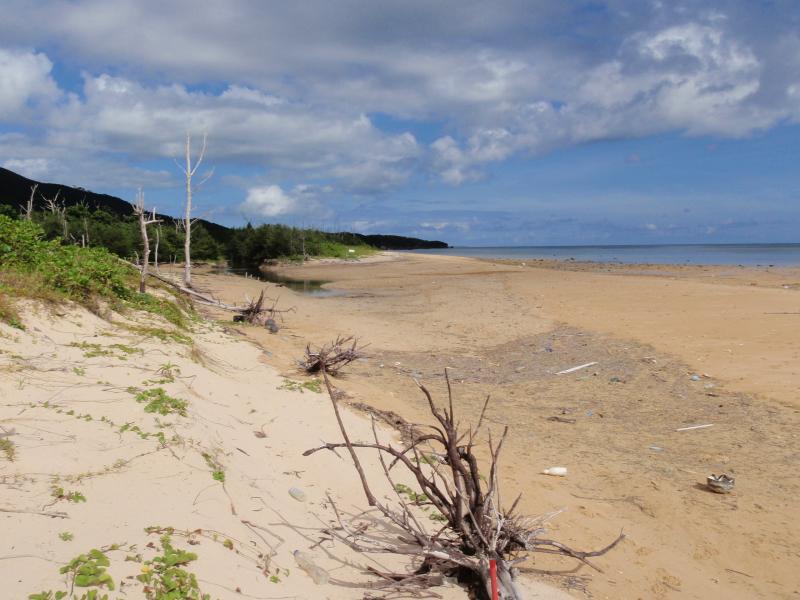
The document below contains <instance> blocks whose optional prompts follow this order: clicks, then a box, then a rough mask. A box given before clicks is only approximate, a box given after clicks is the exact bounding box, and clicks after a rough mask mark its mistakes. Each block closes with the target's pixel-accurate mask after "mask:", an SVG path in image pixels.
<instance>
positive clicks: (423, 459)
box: [301, 338, 625, 600]
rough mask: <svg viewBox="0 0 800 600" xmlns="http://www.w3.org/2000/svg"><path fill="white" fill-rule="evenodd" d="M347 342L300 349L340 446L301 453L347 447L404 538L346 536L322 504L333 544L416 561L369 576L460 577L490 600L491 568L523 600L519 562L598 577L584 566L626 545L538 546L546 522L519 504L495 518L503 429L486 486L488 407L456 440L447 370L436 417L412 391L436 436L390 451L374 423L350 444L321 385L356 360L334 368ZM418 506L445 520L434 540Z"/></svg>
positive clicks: (359, 530)
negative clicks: (400, 480)
mask: <svg viewBox="0 0 800 600" xmlns="http://www.w3.org/2000/svg"><path fill="white" fill-rule="evenodd" d="M351 341H352V338H345V339H344V340H342V339H337V340H336V342H334V343H333V344H329V345H327V346H324V347H323V348H322V349H321V350H320V351H318V352H311V351H310V349H307V350H306V357H305V360H304V361H301V364H302V365H303V366H304V367H305V368H306V370H308V371H311V370H312V369H313V370H314V371H316V372H319V373H321V374H322V377H323V381H324V382H325V386H326V389H327V391H328V395H329V396H330V399H331V403H332V405H333V409H334V413H335V415H336V420H337V423H338V425H339V429H340V431H341V433H342V437H343V438H344V441H343V442H329V443H326V444H323V445H322V446H319V447H316V448H311V449H309V450H306V451H305V452H304V453H303V455H304V456H310V455H313V454H314V453H316V452H318V451H320V450H329V451H333V452H335V451H336V450H337V449H339V448H347V450H348V452H349V453H350V457H351V459H352V462H353V466H354V467H355V469H356V471H357V472H358V475H359V478H360V480H361V484H362V488H363V490H364V494H365V496H366V498H367V502H368V503H369V504H370V506H374V507H375V508H376V509H377V510H378V511H379V512H380V513H381V514H382V515H383V516H384V517H385V518H386V519H387V520H388V521H389V522H391V523H393V524H394V525H395V526H397V527H399V528H400V529H401V530H402V531H404V532H405V533H406V534H408V536H409V537H408V538H405V537H404V538H403V539H401V540H400V542H401V543H397V541H391V540H389V541H386V540H381V539H378V540H376V539H370V537H369V536H368V535H367V532H366V531H365V529H366V526H365V525H362V526H360V527H350V526H348V525H347V524H346V523H345V522H344V520H343V519H342V516H341V514H340V511H339V510H338V508H337V507H336V504H335V503H334V502H333V500H332V499H330V497H329V501H330V504H331V506H332V507H333V510H334V512H335V513H336V520H337V521H338V523H339V527H338V528H331V529H330V530H328V533H329V534H330V535H331V536H333V537H334V538H335V539H337V540H339V541H341V542H342V543H344V544H346V545H348V546H349V547H351V548H353V549H354V550H356V551H359V552H382V553H394V554H403V555H410V556H416V557H418V558H419V559H421V560H422V562H421V564H420V565H419V566H418V568H417V569H416V570H415V571H414V572H413V573H409V574H394V573H379V572H375V574H376V575H378V576H379V577H381V578H383V579H386V580H391V581H393V582H394V583H395V584H398V585H400V584H406V585H411V586H417V587H419V586H420V585H422V583H423V582H426V583H429V582H430V581H432V579H431V577H432V576H434V575H437V574H438V575H454V574H457V573H458V572H459V571H460V572H461V573H462V574H464V573H469V574H471V575H472V577H473V581H475V582H476V588H475V591H476V592H477V593H478V595H482V596H484V597H488V596H489V593H490V582H489V561H490V560H495V561H496V562H497V577H498V585H499V594H500V595H499V597H500V599H501V600H522V598H523V595H522V592H521V590H520V589H519V586H518V585H517V584H516V583H515V581H514V577H515V575H514V571H512V567H513V565H514V564H516V563H517V562H521V561H523V560H525V559H526V558H527V557H528V554H530V553H534V552H540V553H545V554H557V555H560V556H563V557H567V558H571V559H574V560H578V561H580V562H581V563H583V564H586V565H588V566H590V567H592V568H594V569H598V567H596V566H595V565H593V564H592V563H590V562H589V560H588V559H589V558H592V557H597V556H602V555H603V554H605V553H607V552H609V551H610V550H611V549H612V548H614V547H615V546H616V545H617V544H619V543H620V542H621V541H622V540H623V539H624V537H625V536H624V535H623V534H620V535H619V536H618V537H617V538H616V539H615V540H614V541H612V542H611V543H610V544H608V545H607V546H605V547H603V548H601V549H599V550H594V551H588V552H587V551H579V550H575V549H573V548H570V547H569V546H567V545H565V544H562V543H561V542H557V541H555V540H550V539H544V538H542V537H540V536H541V535H542V534H543V533H544V532H545V529H544V528H543V524H544V523H545V521H546V520H547V518H548V517H549V516H544V517H539V518H527V517H521V516H517V515H516V513H515V510H516V508H517V505H518V503H519V500H520V497H521V495H520V496H517V497H516V499H515V500H514V502H513V503H512V504H511V507H510V508H509V509H507V510H505V509H503V508H502V497H501V493H500V477H499V468H498V465H499V461H500V455H501V452H502V449H503V445H504V442H505V441H506V439H507V437H508V434H509V429H508V427H506V428H504V430H503V432H502V434H501V436H500V438H499V439H498V440H497V442H494V441H493V440H492V436H491V431H489V432H487V437H488V440H487V441H488V449H489V465H488V474H489V476H488V479H484V477H483V476H482V475H481V468H480V463H479V461H478V458H477V457H476V456H475V454H474V452H473V449H474V446H475V443H476V441H477V438H478V436H479V433H480V430H481V426H482V425H483V422H484V416H485V413H486V411H487V408H488V405H489V399H488V398H487V399H486V402H485V403H484V406H483V409H482V411H481V414H480V417H479V419H478V424H477V425H476V427H474V428H472V427H470V428H469V429H468V430H467V432H461V431H459V427H458V424H457V421H456V418H455V407H454V401H453V391H452V387H451V384H450V378H449V374H448V372H447V370H445V377H446V383H447V394H448V398H447V407H446V408H439V407H438V406H437V405H436V403H435V402H434V400H433V396H432V394H431V393H430V392H429V391H428V389H427V388H426V387H425V386H424V385H422V384H421V383H419V382H417V385H418V386H419V389H420V391H421V392H422V394H423V395H424V396H425V398H426V400H427V402H428V407H429V410H430V413H431V415H432V416H433V417H434V420H435V421H436V422H437V423H438V424H437V425H436V426H434V427H433V429H434V432H435V433H430V434H428V433H420V431H419V430H417V429H411V431H410V432H409V433H408V435H409V436H410V439H408V440H406V441H405V442H404V444H403V445H402V446H401V447H399V448H396V447H394V445H392V443H390V442H382V441H381V440H380V439H379V436H378V433H377V429H376V427H375V421H374V419H373V425H372V427H373V437H374V441H371V442H354V441H351V439H350V436H349V435H348V432H347V429H346V427H345V426H344V423H343V421H342V418H341V414H340V411H339V406H338V401H337V397H338V394H337V393H336V392H335V390H334V389H333V387H332V386H331V384H330V380H329V377H328V375H329V373H331V371H330V369H331V368H334V369H335V370H336V371H337V372H338V370H339V369H340V368H341V367H342V366H343V365H345V364H348V363H349V362H351V361H352V360H355V358H357V356H356V357H355V358H354V357H353V356H352V355H348V356H347V360H341V359H340V356H341V354H342V352H343V351H348V350H350V351H352V354H357V352H356V350H357V346H356V343H355V342H354V341H353V343H352V346H349V347H348V346H346V345H347V344H349V343H350V342H351ZM465 438H467V439H468V443H467V444H466V445H464V444H463V443H462V441H463V440H464V439H465ZM356 449H358V450H372V451H375V452H377V453H378V459H379V462H380V464H381V467H382V469H383V474H384V477H385V478H386V480H387V481H388V483H389V484H390V485H391V486H392V488H393V489H394V490H395V492H396V499H395V500H393V501H391V500H390V501H385V500H379V499H377V498H376V497H375V495H374V494H373V492H372V490H371V487H370V485H369V482H368V481H367V478H366V475H365V472H364V469H363V467H362V465H361V462H360V459H359V457H358V454H357V453H356ZM425 449H429V450H430V453H426V452H424V450H425ZM431 456H433V457H434V459H433V460H431V459H430V457H431ZM385 457H389V458H391V459H392V460H391V463H390V464H387V461H386V460H385ZM440 457H444V459H443V462H440V461H441V458H440ZM396 464H397V465H401V466H402V467H403V468H404V470H405V472H406V474H407V475H408V476H410V477H411V478H412V479H413V480H415V481H416V482H417V484H418V485H419V487H420V490H421V492H422V494H416V493H414V494H413V495H412V494H410V493H409V492H408V491H407V490H408V488H405V491H404V490H403V487H401V486H398V485H396V484H395V477H394V476H392V475H391V474H390V469H391V467H392V466H394V465H396ZM404 494H406V495H408V497H405V496H404ZM423 505H430V506H433V507H434V508H436V510H438V511H439V513H440V514H441V518H442V519H443V520H444V521H445V524H444V526H443V527H441V528H440V529H439V530H438V531H436V532H434V533H430V532H428V531H427V529H426V528H425V527H424V526H423V525H422V524H421V523H420V521H419V520H418V518H417V515H421V514H424V513H419V512H415V511H419V510H420V509H419V506H423ZM598 570H599V569H598ZM420 576H424V577H423V579H419V577H420Z"/></svg>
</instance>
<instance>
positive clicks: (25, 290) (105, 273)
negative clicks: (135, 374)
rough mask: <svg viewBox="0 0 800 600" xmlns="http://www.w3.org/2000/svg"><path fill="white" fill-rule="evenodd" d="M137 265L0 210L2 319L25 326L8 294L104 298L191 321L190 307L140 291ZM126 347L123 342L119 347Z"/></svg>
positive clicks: (94, 304) (94, 302) (87, 302)
mask: <svg viewBox="0 0 800 600" xmlns="http://www.w3.org/2000/svg"><path fill="white" fill-rule="evenodd" d="M136 286H137V272H136V270H135V269H134V268H133V267H131V266H129V265H127V264H125V263H124V262H122V261H120V260H119V259H118V258H117V257H115V256H114V255H113V254H112V253H111V252H109V251H108V250H106V249H105V248H82V247H79V246H76V245H68V244H62V243H61V241H59V240H47V239H46V236H45V232H44V231H43V230H42V228H41V227H40V226H39V225H38V224H37V223H35V222H30V221H19V220H14V219H11V218H9V217H7V216H4V215H0V319H2V320H3V321H5V322H6V323H9V324H11V325H14V326H15V327H20V328H21V327H22V324H21V322H20V319H19V315H18V314H17V312H16V310H15V308H14V306H13V304H11V301H10V298H11V297H12V296H17V297H26V298H34V299H38V300H44V301H47V302H55V301H58V300H72V301H74V302H77V303H79V304H82V305H84V306H86V307H88V308H90V309H92V310H95V311H97V310H98V308H99V306H100V302H101V301H102V302H105V303H107V304H108V306H110V308H112V309H115V310H119V311H122V310H124V309H126V308H133V309H138V310H142V311H146V312H150V313H154V314H158V315H161V316H163V317H164V318H165V319H167V320H168V321H169V322H171V323H173V324H174V325H176V326H178V327H186V326H187V317H186V308H185V307H183V308H182V307H180V306H178V304H177V303H176V302H171V301H169V300H166V299H163V298H157V297H155V296H152V295H150V294H140V293H138V292H136V291H134V290H135V288H136ZM117 349H119V350H122V351H125V350H124V349H123V348H122V347H121V346H120V347H119V348H117Z"/></svg>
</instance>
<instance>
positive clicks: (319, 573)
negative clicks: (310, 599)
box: [293, 550, 330, 585]
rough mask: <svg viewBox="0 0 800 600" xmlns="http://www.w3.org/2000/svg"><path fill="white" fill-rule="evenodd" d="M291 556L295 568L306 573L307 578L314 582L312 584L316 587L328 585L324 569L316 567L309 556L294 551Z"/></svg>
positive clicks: (327, 576) (326, 573)
mask: <svg viewBox="0 0 800 600" xmlns="http://www.w3.org/2000/svg"><path fill="white" fill-rule="evenodd" d="M293 554H294V560H295V562H296V563H297V566H298V567H300V568H301V569H303V571H305V572H306V573H308V576H309V577H311V579H313V580H314V583H316V584H317V585H325V584H326V583H328V578H329V577H330V575H328V572H327V571H326V570H325V569H323V568H322V567H318V566H317V565H316V564H315V563H314V558H313V557H312V556H311V555H310V554H307V553H305V552H300V550H295V551H294V552H293Z"/></svg>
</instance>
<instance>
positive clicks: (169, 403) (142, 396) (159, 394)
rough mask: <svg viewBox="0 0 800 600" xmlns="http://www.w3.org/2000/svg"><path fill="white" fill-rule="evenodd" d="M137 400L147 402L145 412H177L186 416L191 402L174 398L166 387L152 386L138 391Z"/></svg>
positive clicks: (164, 413) (160, 413)
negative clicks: (165, 389) (166, 390)
mask: <svg viewBox="0 0 800 600" xmlns="http://www.w3.org/2000/svg"><path fill="white" fill-rule="evenodd" d="M136 401H137V402H139V403H140V404H144V403H145V402H146V403H147V404H146V405H145V407H144V412H147V413H158V414H159V415H162V416H165V415H171V414H173V413H177V414H179V415H180V416H182V417H185V416H186V407H187V406H188V405H189V403H188V402H187V401H186V400H181V399H180V398H173V397H172V396H170V395H168V394H167V392H165V391H164V388H160V387H157V388H151V389H149V390H143V391H141V392H137V393H136Z"/></svg>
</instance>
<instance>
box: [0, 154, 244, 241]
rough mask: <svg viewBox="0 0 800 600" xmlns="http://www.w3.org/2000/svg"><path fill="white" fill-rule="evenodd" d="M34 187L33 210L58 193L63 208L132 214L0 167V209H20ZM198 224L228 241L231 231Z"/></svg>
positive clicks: (112, 201)
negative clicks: (86, 208) (2, 207)
mask: <svg viewBox="0 0 800 600" xmlns="http://www.w3.org/2000/svg"><path fill="white" fill-rule="evenodd" d="M34 185H38V186H39V187H37V188H36V197H35V198H34V210H43V209H44V207H45V206H44V203H45V201H44V199H45V198H54V197H55V195H56V193H58V192H60V193H59V199H63V201H64V206H66V207H67V208H69V207H70V206H76V205H78V204H81V203H83V204H85V205H86V206H87V207H88V208H89V209H90V210H96V209H102V210H105V211H107V212H110V213H111V214H113V215H116V216H118V217H127V216H130V215H132V214H133V207H132V206H131V204H130V203H129V202H126V201H125V200H123V199H122V198H117V197H116V196H110V195H108V194H97V193H95V192H90V191H89V190H86V189H83V188H80V187H70V186H68V185H62V184H60V183H43V182H39V181H34V180H32V179H28V178H27V177H23V176H22V175H20V174H18V173H14V172H13V171H9V170H8V169H4V168H2V167H0V206H4V205H5V206H10V207H11V208H12V209H13V210H14V211H17V210H19V208H20V207H21V206H24V205H25V204H26V203H27V202H28V199H29V198H30V195H31V187H32V186H34ZM158 217H159V218H160V219H161V220H162V221H164V222H165V223H172V224H174V223H175V221H176V220H178V219H176V218H175V217H171V216H169V215H162V214H159V215H158ZM198 223H201V224H202V225H203V227H204V228H205V229H206V231H208V233H209V234H211V237H213V238H214V241H216V242H217V243H219V244H225V243H226V242H227V241H228V239H229V237H230V228H228V227H225V226H224V225H219V224H217V223H212V222H211V221H206V220H205V219H198Z"/></svg>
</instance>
